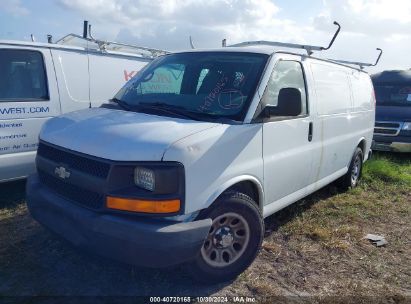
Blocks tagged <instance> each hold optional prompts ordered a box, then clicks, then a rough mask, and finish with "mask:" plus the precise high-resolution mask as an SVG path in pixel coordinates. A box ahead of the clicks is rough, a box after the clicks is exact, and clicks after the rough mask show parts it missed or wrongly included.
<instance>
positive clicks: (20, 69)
mask: <svg viewBox="0 0 411 304" xmlns="http://www.w3.org/2000/svg"><path fill="white" fill-rule="evenodd" d="M76 45H77V46H76ZM79 45H80V46H79ZM153 57H154V56H153V55H152V52H148V51H147V50H144V49H143V50H142V49H141V48H138V47H133V46H124V45H121V44H113V43H111V44H108V45H107V46H105V48H104V49H103V48H102V45H101V44H98V43H96V42H95V41H93V40H91V39H83V38H82V37H80V36H76V35H73V34H72V35H68V36H66V37H64V38H63V39H62V40H61V41H60V42H58V43H56V44H50V43H47V44H45V43H35V42H34V43H33V42H19V41H0V182H2V181H8V180H13V179H19V178H24V177H26V176H27V175H28V174H30V173H33V172H34V170H35V164H34V159H35V154H36V150H37V146H38V135H39V132H40V128H41V126H42V125H43V123H44V122H45V121H46V120H48V119H49V118H51V117H54V116H58V115H60V114H62V113H67V112H71V111H75V110H79V109H84V108H89V107H96V106H99V105H100V104H101V103H102V102H103V101H106V100H107V99H108V98H111V97H112V96H113V95H114V94H115V92H117V91H118V89H119V88H121V87H122V86H123V85H124V84H125V82H126V81H128V80H129V79H131V77H132V76H134V75H135V74H136V72H137V71H139V70H140V69H141V68H142V67H143V66H145V65H146V64H147V63H148V62H150V61H151V60H152V59H153Z"/></svg>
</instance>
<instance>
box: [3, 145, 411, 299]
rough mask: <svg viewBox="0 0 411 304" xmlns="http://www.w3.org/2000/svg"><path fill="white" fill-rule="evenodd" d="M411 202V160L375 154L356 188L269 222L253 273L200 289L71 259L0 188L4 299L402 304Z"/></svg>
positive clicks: (161, 273) (175, 279) (10, 189)
mask: <svg viewBox="0 0 411 304" xmlns="http://www.w3.org/2000/svg"><path fill="white" fill-rule="evenodd" d="M410 202H411V159H410V155H398V154H381V153H380V154H375V155H374V156H373V159H372V160H370V161H368V162H367V163H366V165H365V166H364V170H363V179H362V182H361V184H360V186H359V187H357V188H356V189H353V190H350V191H348V192H345V193H341V192H339V190H338V189H337V188H336V187H335V186H333V185H330V186H327V187H325V188H324V189H322V190H320V191H318V192H316V193H314V194H313V195H311V196H309V197H307V198H305V199H303V200H301V201H299V202H297V203H295V204H293V205H291V206H290V207H288V208H286V209H284V210H282V211H280V212H278V213H277V214H275V215H273V216H271V217H269V218H267V219H266V237H265V239H264V242H263V246H262V250H261V252H260V254H259V256H258V257H257V259H256V261H255V262H254V263H253V264H252V266H251V267H250V268H249V269H247V270H246V271H245V272H244V273H243V274H241V275H240V276H239V277H238V279H236V280H235V281H234V282H231V283H228V284H222V285H213V286H203V285H198V284H196V283H195V282H193V281H192V280H191V279H190V278H189V277H187V276H186V275H185V273H184V271H181V270H179V269H177V270H173V271H169V270H147V269H142V268H135V267H132V266H128V265H123V264H118V263H114V262H112V261H107V260H104V259H100V258H97V257H95V256H94V255H89V254H83V253H81V252H78V251H76V250H73V248H72V247H71V246H69V245H67V244H66V243H64V242H62V241H61V240H60V239H58V238H55V237H54V236H53V235H51V234H50V233H49V232H47V231H46V230H44V229H43V228H41V227H40V226H39V225H38V224H37V223H36V222H34V221H33V220H32V219H31V218H30V216H29V215H28V213H27V209H26V206H25V204H24V183H13V184H7V185H0V244H1V246H0V295H2V294H3V295H5V294H9V295H10V294H14V295H17V294H28V295H33V294H41V295H66V294H75V295H90V294H91V295H124V294H126V295H151V296H152V295H168V296H170V295H202V296H205V295H216V296H228V297H230V296H238V295H243V296H251V297H256V298H257V299H260V300H261V299H265V298H266V297H268V296H275V297H284V296H286V297H287V299H288V300H290V299H296V302H297V303H302V302H307V301H308V302H312V303H318V302H335V301H336V300H338V301H342V302H361V301H363V302H364V301H365V302H373V303H386V302H392V303H406V302H407V301H408V302H409V301H410V297H411V289H410V282H411V258H410V257H411V247H410V244H411V204H410ZM368 233H373V234H380V235H383V236H384V237H385V238H386V240H387V241H388V244H387V245H386V246H384V247H375V246H374V245H373V244H371V243H370V242H369V241H368V240H366V239H364V236H365V235H366V234H368ZM276 299H277V300H284V299H281V298H276ZM274 300H275V299H274ZM298 300H301V301H298ZM266 302H267V303H271V302H272V299H271V300H270V299H268V300H267V299H266ZM290 303H291V302H290Z"/></svg>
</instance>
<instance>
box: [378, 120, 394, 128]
mask: <svg viewBox="0 0 411 304" xmlns="http://www.w3.org/2000/svg"><path fill="white" fill-rule="evenodd" d="M375 127H381V128H394V129H398V128H399V127H400V123H398V122H382V121H377V122H375Z"/></svg>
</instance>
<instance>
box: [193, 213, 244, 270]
mask: <svg viewBox="0 0 411 304" xmlns="http://www.w3.org/2000/svg"><path fill="white" fill-rule="evenodd" d="M249 241H250V227H249V225H248V223H247V221H246V220H245V219H244V217H243V216H241V215H239V214H237V213H234V212H228V213H224V214H222V215H219V216H218V217H216V218H215V219H213V223H212V225H211V227H210V231H209V233H208V235H207V238H206V239H205V241H204V244H203V246H202V247H201V255H202V257H203V259H204V261H205V262H206V263H207V264H208V265H210V266H212V267H226V266H228V265H231V264H233V263H234V262H235V261H237V260H238V259H239V258H240V257H241V256H242V254H243V253H244V251H245V249H246V248H247V246H248V243H249Z"/></svg>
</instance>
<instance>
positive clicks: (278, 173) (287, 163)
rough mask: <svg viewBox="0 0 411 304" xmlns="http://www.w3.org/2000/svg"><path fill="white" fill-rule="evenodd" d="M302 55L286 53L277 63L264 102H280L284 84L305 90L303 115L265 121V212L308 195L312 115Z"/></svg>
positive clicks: (271, 103)
mask: <svg viewBox="0 0 411 304" xmlns="http://www.w3.org/2000/svg"><path fill="white" fill-rule="evenodd" d="M300 60H301V57H299V56H291V55H290V56H284V58H281V59H279V61H278V62H277V63H276V65H275V66H274V69H273V71H272V74H271V77H270V80H269V81H268V84H267V87H266V89H265V92H264V95H263V97H262V100H261V102H262V103H263V107H264V105H271V106H277V105H278V96H279V92H280V90H281V89H283V88H296V89H299V90H300V92H301V97H302V112H301V114H300V115H299V116H283V115H281V113H280V112H279V111H278V115H276V116H272V117H271V118H270V120H269V121H266V122H264V124H263V159H264V189H265V197H266V203H267V204H270V205H268V206H266V207H265V210H264V213H268V214H271V213H273V212H275V211H277V210H279V209H281V208H283V207H285V206H286V205H288V204H290V203H292V202H294V201H295V200H298V199H299V198H301V197H303V196H305V193H306V190H305V188H306V187H307V186H308V185H309V184H310V175H311V170H312V168H311V162H312V145H311V138H310V131H311V128H312V118H311V116H310V111H309V102H308V93H307V86H306V81H305V74H304V69H303V66H302V64H301V62H300Z"/></svg>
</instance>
